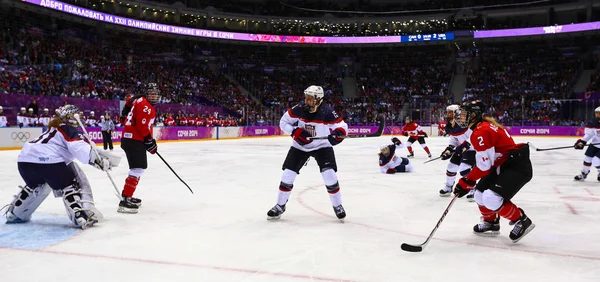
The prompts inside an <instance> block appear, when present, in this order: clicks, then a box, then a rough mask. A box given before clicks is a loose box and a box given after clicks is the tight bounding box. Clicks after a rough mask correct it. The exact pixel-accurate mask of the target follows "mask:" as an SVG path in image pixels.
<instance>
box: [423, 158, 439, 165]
mask: <svg viewBox="0 0 600 282" xmlns="http://www.w3.org/2000/svg"><path fill="white" fill-rule="evenodd" d="M441 158H442V156H439V157H437V158H433V159H431V160H426V161H425V162H424V164H426V163H430V162H433V161H437V160H439V159H441Z"/></svg>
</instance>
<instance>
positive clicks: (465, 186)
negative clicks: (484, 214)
mask: <svg viewBox="0 0 600 282" xmlns="http://www.w3.org/2000/svg"><path fill="white" fill-rule="evenodd" d="M475 184H477V183H476V182H475V181H472V180H469V179H467V178H466V177H463V178H461V179H460V180H459V181H458V184H456V186H455V187H454V195H457V196H458V197H459V198H462V197H464V196H465V195H466V194H468V193H469V190H471V189H473V187H475Z"/></svg>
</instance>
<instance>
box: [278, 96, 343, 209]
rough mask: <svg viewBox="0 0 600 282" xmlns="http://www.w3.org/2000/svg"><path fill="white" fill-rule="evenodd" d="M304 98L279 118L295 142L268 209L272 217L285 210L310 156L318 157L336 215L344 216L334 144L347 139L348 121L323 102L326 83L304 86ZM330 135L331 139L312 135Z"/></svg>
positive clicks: (283, 128)
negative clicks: (276, 193) (323, 85)
mask: <svg viewBox="0 0 600 282" xmlns="http://www.w3.org/2000/svg"><path fill="white" fill-rule="evenodd" d="M304 95H305V96H304V97H305V98H304V102H301V103H299V104H297V105H295V106H294V107H292V108H291V109H289V110H288V111H287V112H286V113H285V114H284V115H283V116H282V117H281V120H280V122H279V127H281V130H282V131H284V132H285V133H287V134H290V135H291V136H292V138H293V141H292V146H291V148H290V150H289V151H288V154H287V157H286V158H285V161H284V162H283V167H282V169H283V175H282V176H281V182H280V183H279V192H278V197H277V204H275V206H274V207H273V208H272V209H271V210H269V211H268V212H267V216H268V217H267V218H268V219H279V218H280V217H281V214H283V213H284V212H285V209H286V203H287V201H288V199H289V197H290V194H291V192H292V188H293V187H294V180H295V179H296V176H298V174H300V169H301V168H302V167H303V166H304V164H305V163H306V162H307V161H308V159H309V158H310V157H313V158H315V160H316V161H317V164H318V165H319V169H320V171H321V176H322V177H323V181H324V182H325V187H326V188H327V192H328V193H329V197H330V199H331V204H332V205H333V210H334V212H335V215H336V216H337V218H339V219H340V220H343V219H344V218H345V217H346V211H345V210H344V207H342V195H341V193H340V185H339V183H338V179H337V175H336V172H337V163H336V161H335V154H334V151H333V147H332V146H335V145H337V144H339V143H340V142H342V141H343V140H344V139H343V137H342V136H345V135H346V132H348V125H347V124H346V123H345V122H344V121H343V120H342V118H341V117H339V116H338V114H337V113H336V112H335V111H334V110H333V108H332V107H331V106H330V105H327V104H322V103H323V97H324V92H323V87H321V86H315V85H311V86H309V87H308V88H306V90H304ZM314 136H328V139H322V140H320V139H315V140H313V139H311V138H310V137H314Z"/></svg>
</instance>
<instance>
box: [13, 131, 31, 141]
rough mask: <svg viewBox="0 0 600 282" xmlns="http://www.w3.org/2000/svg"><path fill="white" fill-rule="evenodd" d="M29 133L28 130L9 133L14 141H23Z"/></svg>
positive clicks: (27, 138)
mask: <svg viewBox="0 0 600 282" xmlns="http://www.w3.org/2000/svg"><path fill="white" fill-rule="evenodd" d="M29 137H31V135H30V134H29V132H13V133H11V134H10V138H11V139H12V140H13V141H15V143H25V142H27V140H29Z"/></svg>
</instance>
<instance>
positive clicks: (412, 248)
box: [400, 195, 458, 253]
mask: <svg viewBox="0 0 600 282" xmlns="http://www.w3.org/2000/svg"><path fill="white" fill-rule="evenodd" d="M456 198H458V195H454V197H453V198H452V200H451V201H450V204H448V207H447V208H446V210H445V211H444V213H443V214H442V217H440V220H438V223H437V224H436V225H435V227H434V228H433V230H431V233H430V234H429V237H427V239H426V240H425V242H423V244H420V245H411V244H406V243H402V245H401V246H400V248H401V249H402V250H403V251H407V252H413V253H416V252H422V251H423V249H424V248H425V246H427V244H429V240H431V238H432V237H433V234H435V231H437V229H438V227H440V225H441V224H442V221H444V218H445V217H446V215H447V214H448V212H449V211H450V208H451V207H452V205H453V204H454V201H456Z"/></svg>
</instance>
